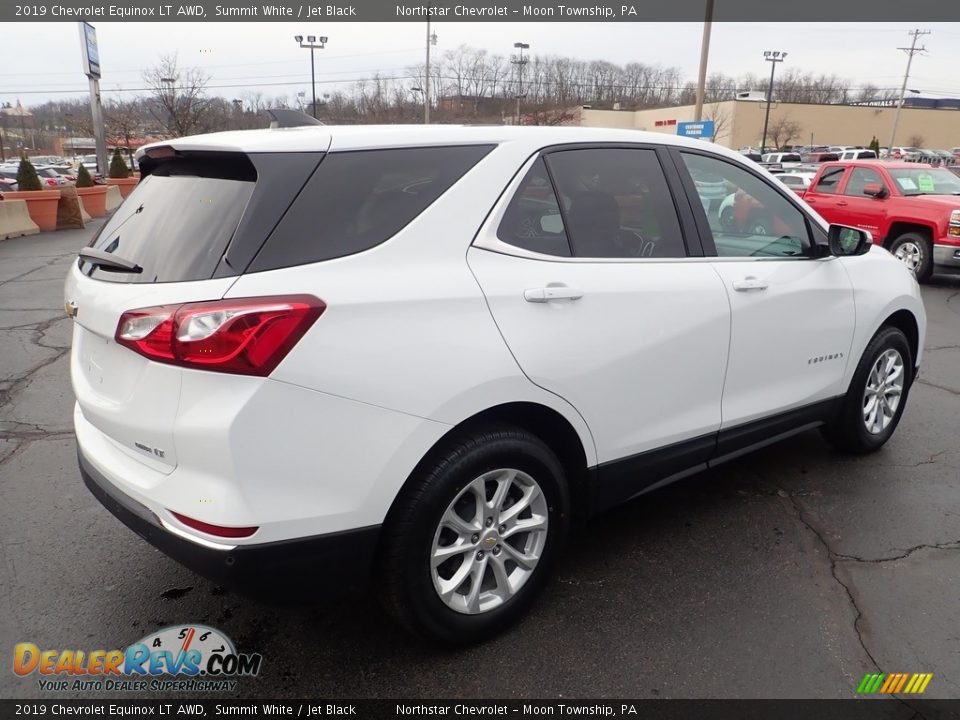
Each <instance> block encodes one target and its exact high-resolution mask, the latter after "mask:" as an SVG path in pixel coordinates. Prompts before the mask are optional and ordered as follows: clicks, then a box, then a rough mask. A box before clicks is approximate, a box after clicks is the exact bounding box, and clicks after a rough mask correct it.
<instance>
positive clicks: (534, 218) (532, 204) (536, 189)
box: [497, 158, 570, 257]
mask: <svg viewBox="0 0 960 720" xmlns="http://www.w3.org/2000/svg"><path fill="white" fill-rule="evenodd" d="M497 237H498V238H500V239H501V240H502V241H503V242H505V243H507V244H509V245H514V246H515V247H519V248H523V249H524V250H530V251H531V252H537V253H543V254H544V255H557V256H561V257H569V255H570V243H568V242H567V234H566V233H565V232H564V228H563V219H562V217H561V216H560V204H559V203H558V202H557V195H556V193H555V192H554V191H553V185H552V184H551V183H550V177H549V176H548V175H547V168H546V166H545V165H544V163H543V158H541V159H539V160H537V162H536V163H535V164H534V165H533V167H532V168H530V171H529V172H528V173H527V175H526V177H525V178H524V179H523V182H522V183H520V187H519V188H518V189H517V194H516V195H514V196H513V199H512V200H511V201H510V204H509V205H508V206H507V211H506V212H505V213H504V215H503V220H501V221H500V227H499V228H497Z"/></svg>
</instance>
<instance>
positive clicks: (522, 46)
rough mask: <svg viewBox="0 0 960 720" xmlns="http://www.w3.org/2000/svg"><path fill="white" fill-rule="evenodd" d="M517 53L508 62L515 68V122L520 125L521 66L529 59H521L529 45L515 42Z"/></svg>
mask: <svg viewBox="0 0 960 720" xmlns="http://www.w3.org/2000/svg"><path fill="white" fill-rule="evenodd" d="M513 46H514V47H515V48H517V50H518V51H519V53H518V56H517V57H515V58H513V59H511V60H510V62H511V63H513V64H514V65H516V66H517V121H516V123H514V124H516V125H519V124H520V98H522V97H523V66H524V65H526V64H527V63H528V62H530V60H529V58H524V57H523V51H524V50H529V49H530V44H529V43H522V42H516V43H514V44H513Z"/></svg>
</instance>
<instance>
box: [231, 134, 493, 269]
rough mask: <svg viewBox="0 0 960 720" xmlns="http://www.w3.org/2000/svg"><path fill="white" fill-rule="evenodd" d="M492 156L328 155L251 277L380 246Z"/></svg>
mask: <svg viewBox="0 0 960 720" xmlns="http://www.w3.org/2000/svg"><path fill="white" fill-rule="evenodd" d="M492 149H493V146H492V145H471V146H454V147H419V148H398V149H389V150H361V151H351V152H338V153H330V154H328V155H327V156H326V158H324V160H323V162H321V163H320V166H319V167H318V168H317V170H316V172H314V174H313V176H312V177H311V178H310V180H309V181H308V182H307V184H306V186H305V187H304V188H303V191H302V192H301V193H300V195H299V196H298V197H297V199H296V201H295V202H294V203H293V205H292V206H291V207H290V209H289V210H288V211H287V213H286V215H284V217H283V219H282V220H281V221H280V223H279V224H278V225H277V227H276V229H275V230H274V231H273V233H272V234H271V235H270V237H269V238H268V239H267V242H266V243H264V246H263V247H262V248H261V250H260V252H259V254H258V255H257V256H256V258H254V260H253V262H252V263H251V265H250V267H249V270H250V271H251V272H257V271H262V270H272V269H275V268H282V267H290V266H293V265H304V264H307V263H314V262H319V261H321V260H330V259H332V258H337V257H343V256H345V255H352V254H354V253H358V252H362V251H363V250H367V249H369V248H372V247H374V246H376V245H379V244H380V243H382V242H385V241H386V240H388V239H389V238H391V237H393V236H394V235H396V234H397V233H398V232H399V231H400V230H402V229H403V228H404V227H406V225H407V224H408V223H410V222H411V221H412V220H413V219H414V218H416V217H417V216H418V215H419V214H420V213H422V212H423V211H424V210H425V209H426V208H427V207H429V206H430V204H431V203H433V202H434V201H435V200H436V199H437V198H439V197H440V196H441V195H442V194H443V193H445V192H446V191H447V190H448V189H449V188H450V187H451V186H452V185H453V184H454V183H455V182H456V181H457V180H459V179H460V178H461V177H462V176H463V175H464V174H465V173H466V172H467V171H468V170H470V169H471V168H472V167H473V166H474V165H476V163H477V162H479V161H480V159H481V158H483V157H484V156H485V155H486V154H487V153H489V152H490V150H492Z"/></svg>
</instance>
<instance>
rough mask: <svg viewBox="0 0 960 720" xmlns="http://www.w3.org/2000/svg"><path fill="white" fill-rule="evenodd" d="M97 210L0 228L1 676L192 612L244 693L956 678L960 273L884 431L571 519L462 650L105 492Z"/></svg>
mask: <svg viewBox="0 0 960 720" xmlns="http://www.w3.org/2000/svg"><path fill="white" fill-rule="evenodd" d="M95 229H96V226H95V227H93V228H88V229H87V230H84V231H65V232H58V233H45V234H42V235H38V236H34V237H28V238H18V239H15V240H8V241H4V242H0V655H3V654H6V658H7V659H6V660H3V659H2V658H0V662H2V663H3V665H4V666H5V667H6V669H4V670H3V671H0V697H18V698H28V697H48V698H49V697H51V695H50V694H46V695H45V694H44V693H42V692H41V691H40V690H39V689H38V686H37V680H36V676H33V677H32V678H30V679H21V678H18V677H15V676H14V675H13V674H12V673H11V672H10V670H9V668H10V665H9V662H10V657H11V655H10V653H12V648H13V645H14V644H15V643H18V642H25V641H30V642H34V643H36V644H37V645H39V646H41V647H47V648H84V649H110V648H117V647H125V646H126V645H128V644H130V643H132V642H135V641H136V640H138V639H140V638H141V637H143V636H144V635H146V634H147V633H148V632H150V631H152V630H155V629H157V628H160V627H163V626H166V625H170V624H177V623H190V622H193V623H204V624H209V625H212V626H214V627H217V628H220V629H221V630H223V631H224V632H225V633H226V634H227V635H229V636H230V637H232V638H233V640H234V641H235V642H236V644H237V646H238V649H240V650H241V651H242V652H260V653H262V654H263V656H264V664H263V669H262V671H261V673H260V676H259V677H257V678H253V679H248V680H245V681H241V683H240V686H239V687H238V694H239V695H240V696H243V697H261V696H262V697H291V698H293V697H317V696H322V697H327V698H335V697H342V698H366V697H393V698H397V697H405V698H419V697H448V698H459V697H473V698H481V697H509V698H527V697H538V698H563V697H566V698H577V697H638V698H642V697H660V698H667V697H695V698H699V697H817V698H844V697H852V696H853V693H854V690H855V688H856V686H857V684H858V683H859V681H860V679H861V678H862V677H863V675H864V674H865V673H867V672H871V671H877V670H880V671H883V672H930V673H933V675H934V677H933V680H932V682H931V683H930V685H929V687H928V690H927V692H926V697H958V696H960V602H958V598H960V443H958V438H960V434H958V431H960V278H945V277H940V278H936V279H935V281H934V282H933V283H932V284H931V285H928V286H926V287H925V288H924V291H923V294H924V299H925V302H926V305H927V312H928V316H929V323H930V325H929V330H928V335H927V341H926V354H925V358H924V363H923V368H922V371H921V375H920V378H919V380H918V382H917V384H915V385H914V388H913V391H912V395H911V398H910V402H909V405H908V407H907V409H906V413H905V415H904V417H903V421H902V423H901V425H900V428H899V430H898V432H897V433H896V435H895V436H894V437H893V439H892V441H891V442H890V443H889V444H888V445H887V446H886V448H885V449H884V450H882V451H881V452H879V453H878V454H875V455H872V456H869V457H862V458H851V457H847V456H842V455H838V454H836V453H835V452H833V451H832V450H831V449H830V448H829V447H828V446H827V445H826V444H824V443H823V442H822V441H821V439H820V436H819V434H818V433H816V432H811V433H807V434H804V435H801V436H798V437H796V438H794V439H791V440H789V441H786V442H784V443H782V444H780V445H777V446H774V447H771V448H768V449H766V450H763V451H761V452H759V453H758V454H755V455H752V456H749V457H746V458H743V459H741V460H740V461H737V462H735V463H732V464H730V465H728V466H727V467H725V468H723V469H722V470H718V471H713V472H708V473H703V474H701V475H698V476H696V477H694V478H691V479H689V480H687V481H684V482H682V483H680V484H678V485H675V486H672V487H670V488H667V489H665V490H662V491H659V492H657V493H654V494H651V495H649V496H647V497H644V498H641V499H639V500H637V501H634V502H633V503H631V504H629V505H627V506H625V507H622V508H619V509H618V510H616V511H614V512H612V513H609V514H607V515H605V516H603V517H601V518H599V519H597V520H595V521H594V522H592V523H590V524H589V525H587V526H586V527H584V528H581V529H580V530H579V531H578V532H577V533H576V534H575V536H574V538H573V541H572V543H571V546H570V548H569V551H568V553H567V556H566V558H565V560H564V561H563V562H562V564H561V567H560V568H559V572H558V576H557V579H556V580H555V581H554V582H553V583H552V584H551V585H550V587H549V588H548V590H547V592H546V593H545V595H544V596H543V598H542V599H541V601H540V602H539V604H538V605H537V606H536V608H535V612H534V613H533V614H532V615H531V616H530V617H528V618H527V619H526V620H525V622H523V623H522V624H521V625H520V626H519V627H517V628H516V629H514V630H513V631H512V632H510V633H508V634H506V635H504V636H502V637H500V638H498V639H497V640H495V641H493V642H490V643H488V644H486V645H483V646H480V647H475V648H470V649H465V650H457V651H450V650H444V649H438V648H436V647H433V646H430V645H426V644H422V643H418V642H416V641H412V640H411V639H410V638H408V637H407V636H406V635H404V634H403V633H402V632H401V631H399V630H398V629H396V628H395V627H394V626H393V625H392V624H391V623H390V622H389V621H388V620H387V619H386V618H385V617H384V616H383V615H382V614H381V612H380V611H379V609H378V606H377V604H376V602H375V598H374V597H373V594H372V593H371V594H370V595H369V596H363V597H360V598H353V599H350V600H347V601H341V602H338V603H336V604H334V605H332V606H323V607H304V606H295V607H279V608H277V607H272V606H265V605H260V604H257V603H253V602H250V601H247V600H245V599H243V598H241V597H237V596H235V595H233V594H231V593H229V592H225V591H223V590H222V589H221V588H219V587H217V586H215V585H214V584H212V583H210V582H207V581H205V580H203V579H201V578H199V577H197V576H195V575H194V574H192V573H191V572H189V571H187V570H185V569H183V568H181V567H180V566H178V565H177V564H175V563H174V562H173V561H171V560H169V559H167V558H166V557H165V556H163V555H162V554H160V553H159V552H158V551H156V550H154V549H152V548H151V547H150V546H148V545H147V544H146V543H144V542H143V541H142V540H140V539H139V538H138V537H136V536H135V535H134V534H133V533H132V532H130V531H129V530H127V529H126V528H125V527H124V526H122V525H121V524H120V523H119V522H118V521H117V520H116V519H114V518H113V517H112V516H111V515H110V514H109V513H108V512H107V511H106V510H105V509H103V508H102V507H101V506H100V505H99V503H97V502H96V501H95V500H94V499H93V497H92V496H91V495H90V494H89V492H88V491H87V490H86V488H85V487H84V486H83V484H82V482H81V480H80V477H79V473H78V471H77V466H76V455H75V443H74V439H73V435H72V431H71V427H72V423H71V418H72V407H73V396H72V393H71V390H70V384H69V366H68V361H69V357H68V351H69V344H70V322H71V321H70V320H68V319H67V318H66V317H65V316H64V312H63V306H62V302H63V295H62V287H63V277H64V275H65V273H66V270H67V267H68V265H69V263H70V262H71V261H72V259H73V258H74V257H75V255H76V252H77V250H78V249H79V248H80V247H82V246H83V245H84V244H85V243H86V241H87V240H88V239H89V237H90V233H91V232H92V231H93V230H95ZM329 581H330V583H336V582H337V579H336V578H335V577H331V578H329ZM70 696H71V695H68V694H62V695H59V697H70Z"/></svg>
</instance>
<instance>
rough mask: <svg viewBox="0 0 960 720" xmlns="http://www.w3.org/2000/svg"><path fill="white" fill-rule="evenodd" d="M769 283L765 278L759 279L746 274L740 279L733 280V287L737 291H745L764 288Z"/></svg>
mask: <svg viewBox="0 0 960 720" xmlns="http://www.w3.org/2000/svg"><path fill="white" fill-rule="evenodd" d="M768 285H769V283H767V281H766V280H761V279H759V278H756V277H754V276H753V275H748V276H747V277H745V278H743V279H742V280H734V281H733V289H734V290H736V291H737V292H747V291H749V290H766V289H767V286H768Z"/></svg>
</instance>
